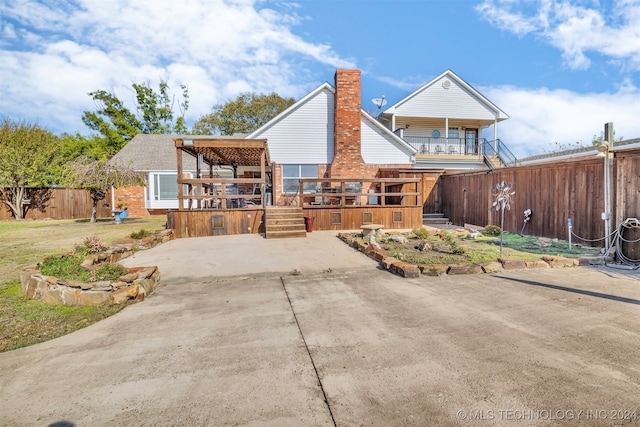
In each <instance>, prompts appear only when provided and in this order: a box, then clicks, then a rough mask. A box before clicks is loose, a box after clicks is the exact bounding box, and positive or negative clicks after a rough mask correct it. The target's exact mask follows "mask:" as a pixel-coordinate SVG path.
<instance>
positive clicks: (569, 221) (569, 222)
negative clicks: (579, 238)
mask: <svg viewBox="0 0 640 427" xmlns="http://www.w3.org/2000/svg"><path fill="white" fill-rule="evenodd" d="M567 223H568V224H569V252H571V229H572V228H573V226H572V223H571V218H569V219H568V220H567Z"/></svg>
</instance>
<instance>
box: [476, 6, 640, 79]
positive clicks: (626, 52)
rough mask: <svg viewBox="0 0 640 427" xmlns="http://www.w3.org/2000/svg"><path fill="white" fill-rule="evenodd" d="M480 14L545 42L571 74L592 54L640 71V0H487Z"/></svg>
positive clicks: (582, 66) (500, 25)
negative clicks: (555, 49)
mask: <svg viewBox="0 0 640 427" xmlns="http://www.w3.org/2000/svg"><path fill="white" fill-rule="evenodd" d="M584 5H587V6H584ZM476 11H477V12H478V13H479V14H480V16H482V17H483V18H484V19H485V20H487V21H488V22H490V23H491V24H492V25H494V26H496V27H497V28H500V29H502V30H505V31H509V32H512V33H514V34H516V35H518V36H524V35H527V34H534V35H535V36H536V37H539V38H541V39H543V40H546V41H547V43H549V44H551V45H552V46H554V47H556V48H558V49H559V50H560V51H561V52H562V58H563V59H564V61H565V64H566V65H567V66H569V67H570V68H572V69H586V68H588V67H589V66H590V65H591V61H590V60H589V57H588V54H589V53H591V52H593V53H598V54H601V55H604V56H608V57H611V58H613V59H616V60H622V61H624V62H625V63H626V65H625V66H626V67H629V68H631V69H633V70H640V0H618V1H614V2H613V3H609V2H606V3H602V4H601V3H600V2H598V1H595V0H593V1H578V0H573V1H571V0H566V1H554V0H533V1H514V0H484V1H483V2H482V3H481V4H480V5H478V6H477V7H476Z"/></svg>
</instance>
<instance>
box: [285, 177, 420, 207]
mask: <svg viewBox="0 0 640 427" xmlns="http://www.w3.org/2000/svg"><path fill="white" fill-rule="evenodd" d="M420 181H421V180H420V178H356V179H344V178H342V179H341V178H304V179H301V180H300V188H299V189H298V191H297V192H296V193H294V194H291V193H285V200H287V199H289V200H290V204H294V203H295V204H299V205H300V206H316V207H323V206H326V207H335V206H367V205H376V206H383V207H384V206H422V200H420V199H421V195H422V193H421V192H419V191H418V183H420Z"/></svg>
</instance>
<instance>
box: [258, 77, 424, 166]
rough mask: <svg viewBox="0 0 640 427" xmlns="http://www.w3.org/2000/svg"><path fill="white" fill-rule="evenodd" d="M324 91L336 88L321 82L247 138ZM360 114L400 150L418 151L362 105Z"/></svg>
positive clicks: (333, 90)
mask: <svg viewBox="0 0 640 427" xmlns="http://www.w3.org/2000/svg"><path fill="white" fill-rule="evenodd" d="M323 91H329V92H330V93H331V94H333V95H334V96H335V93H336V88H335V87H334V86H333V85H331V84H330V83H328V82H325V83H323V84H321V85H320V86H318V87H317V88H315V89H314V90H312V91H311V92H309V93H308V94H307V95H305V96H304V97H302V98H301V99H299V100H298V101H297V102H295V103H294V104H293V105H291V106H289V108H287V109H286V110H284V111H283V112H281V113H280V114H278V115H277V116H276V117H274V118H273V119H271V120H269V121H268V122H267V123H265V124H264V125H263V126H261V127H260V128H258V129H256V130H255V131H254V132H252V133H251V134H249V135H248V136H247V137H246V138H260V137H262V136H263V135H264V133H265V132H267V131H268V130H269V129H271V128H272V127H274V126H275V125H277V124H278V123H280V122H282V121H283V120H285V119H286V118H287V117H289V116H291V115H292V114H293V113H294V112H296V111H298V110H300V109H301V108H302V106H304V105H305V104H307V103H309V102H310V101H311V100H312V99H314V98H315V97H317V96H318V95H319V94H321V93H322V92H323ZM360 114H361V118H360V120H361V121H367V122H369V123H370V124H371V126H373V127H374V128H375V129H376V130H377V131H378V132H379V134H381V135H382V136H383V137H386V138H387V139H388V140H390V141H391V143H392V144H393V145H395V146H396V148H399V149H400V150H402V151H404V152H405V153H407V154H408V155H412V154H415V153H417V150H416V149H415V148H413V147H412V146H411V145H409V144H407V143H406V142H405V141H404V140H403V139H402V138H400V137H399V136H398V135H396V134H395V133H393V132H391V130H389V129H388V128H387V127H386V126H384V125H383V124H382V123H380V122H379V121H378V120H376V119H375V118H374V117H373V116H372V115H370V114H369V113H368V112H367V111H366V110H365V109H363V108H362V107H361V108H360ZM330 116H333V112H331V114H330ZM330 126H331V127H333V123H331V124H330ZM331 137H333V136H331ZM331 148H333V147H331ZM328 161H329V162H330V161H331V159H328Z"/></svg>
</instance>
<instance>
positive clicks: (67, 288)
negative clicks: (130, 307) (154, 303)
mask: <svg viewBox="0 0 640 427" xmlns="http://www.w3.org/2000/svg"><path fill="white" fill-rule="evenodd" d="M173 238H174V234H173V230H162V231H160V232H158V233H156V234H155V235H153V236H149V237H145V238H143V239H140V240H134V239H120V240H118V241H116V243H115V244H114V246H113V247H111V248H109V249H107V250H106V251H103V252H100V253H98V254H90V255H87V256H86V257H85V258H84V260H83V262H82V264H81V266H82V267H83V268H85V269H91V268H92V267H93V266H94V265H97V264H101V263H109V262H117V261H119V260H121V259H124V258H127V257H129V256H131V255H133V254H134V253H135V252H136V249H150V248H153V247H154V246H157V245H159V244H161V243H166V242H168V241H169V240H173ZM127 270H129V273H128V274H125V275H123V276H120V277H119V278H118V280H117V281H114V282H112V281H108V280H103V281H98V282H91V283H85V282H81V281H76V280H64V279H59V278H57V277H54V276H45V275H44V274H42V273H41V272H40V270H39V269H38V265H31V266H28V267H25V268H24V269H23V270H22V274H21V276H20V281H21V283H22V291H23V292H24V293H25V294H26V295H27V298H29V299H42V300H44V301H46V302H48V303H50V304H64V305H101V304H114V305H115V304H122V303H124V302H125V301H128V300H132V299H133V300H137V301H142V300H144V298H145V297H146V296H148V295H150V294H151V293H152V292H153V291H154V290H155V289H156V287H157V286H158V282H159V281H160V270H158V267H155V266H154V267H132V268H128V269H127Z"/></svg>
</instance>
